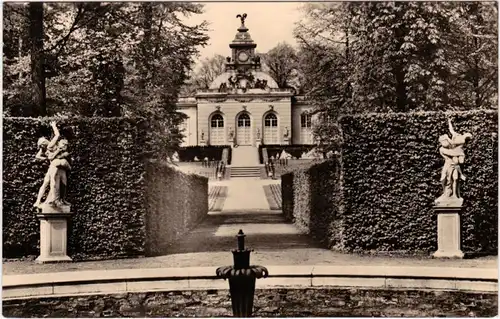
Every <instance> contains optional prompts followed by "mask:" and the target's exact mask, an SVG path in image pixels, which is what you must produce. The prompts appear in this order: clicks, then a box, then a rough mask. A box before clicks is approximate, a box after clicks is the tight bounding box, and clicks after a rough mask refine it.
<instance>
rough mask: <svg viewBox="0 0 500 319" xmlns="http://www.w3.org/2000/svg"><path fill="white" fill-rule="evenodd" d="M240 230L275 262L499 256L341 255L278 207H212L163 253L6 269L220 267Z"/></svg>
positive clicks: (493, 261)
mask: <svg viewBox="0 0 500 319" xmlns="http://www.w3.org/2000/svg"><path fill="white" fill-rule="evenodd" d="M239 229H243V231H244V232H245V234H246V235H247V237H246V246H247V247H249V248H253V249H255V251H254V252H253V253H252V255H251V262H252V263H253V264H260V265H264V266H271V265H345V266H349V265H357V266H364V265H366V266H370V265H373V266H384V265H385V266H426V267H460V268H498V260H497V256H489V257H481V258H475V259H462V260H448V259H432V258H430V257H428V256H421V257H401V256H397V257H389V256H371V255H357V254H342V253H337V252H333V251H330V250H327V249H324V248H321V247H320V246H318V245H317V244H316V243H315V242H314V241H313V240H312V239H311V238H309V236H307V235H305V234H301V233H300V232H299V230H298V229H297V228H296V227H295V226H294V225H293V224H290V223H287V222H285V220H284V219H283V216H282V214H281V212H280V211H269V210H268V211H251V212H250V211H232V212H212V213H210V214H209V215H208V217H207V218H206V219H205V220H204V221H203V222H202V223H201V224H200V225H199V226H198V227H196V228H195V229H194V230H193V231H191V232H190V233H189V234H187V235H186V236H184V237H183V238H182V239H180V240H179V241H177V242H176V243H175V244H174V245H172V247H170V248H169V251H167V252H166V254H165V256H159V257H148V258H134V259H118V260H116V259H115V260H104V261H86V262H74V263H60V264H44V265H39V264H35V263H34V262H33V261H32V260H25V261H10V262H9V261H7V262H4V263H3V274H4V275H11V274H29V273H47V272H61V271H75V270H105V269H106V270H109V269H128V268H162V267H165V268H167V267H205V266H206V267H212V266H213V267H214V271H215V268H216V267H219V266H223V265H230V264H232V262H233V260H232V254H231V252H230V250H231V249H233V248H236V238H235V235H236V234H237V232H238V230H239Z"/></svg>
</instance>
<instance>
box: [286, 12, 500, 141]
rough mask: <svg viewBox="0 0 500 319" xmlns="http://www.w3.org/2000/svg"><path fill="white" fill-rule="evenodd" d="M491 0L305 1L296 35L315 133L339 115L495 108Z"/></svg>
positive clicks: (328, 130) (326, 136)
mask: <svg viewBox="0 0 500 319" xmlns="http://www.w3.org/2000/svg"><path fill="white" fill-rule="evenodd" d="M496 16H497V8H496V4H494V3H491V2H473V3H472V2H471V3H468V2H342V3H320V4H318V3H315V4H313V3H311V4H307V5H305V6H304V18H303V19H302V21H300V23H298V25H297V28H296V29H295V35H296V37H297V39H298V41H299V43H300V53H299V54H298V55H299V68H300V70H301V73H303V76H304V83H305V85H306V92H307V97H308V100H309V101H310V103H311V104H313V105H314V107H315V112H317V113H319V118H320V124H321V125H317V128H316V134H317V136H318V137H319V138H320V140H322V141H323V143H324V144H325V145H324V146H325V147H327V148H328V147H331V146H332V144H331V142H332V140H336V139H335V136H336V135H337V133H338V128H337V125H336V118H337V117H338V116H339V115H340V114H352V113H361V112H409V111H421V110H448V109H453V110H468V109H476V108H482V109H488V108H496V91H497V88H496V83H497V80H498V75H497V31H496V20H497V18H496Z"/></svg>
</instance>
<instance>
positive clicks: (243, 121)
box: [236, 113, 252, 145]
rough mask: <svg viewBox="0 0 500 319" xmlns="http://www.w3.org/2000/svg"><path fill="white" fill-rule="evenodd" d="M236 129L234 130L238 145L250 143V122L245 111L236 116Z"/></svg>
mask: <svg viewBox="0 0 500 319" xmlns="http://www.w3.org/2000/svg"><path fill="white" fill-rule="evenodd" d="M237 122H238V126H237V127H238V129H237V131H236V141H237V143H238V145H251V144H252V138H251V137H252V135H251V131H252V127H251V124H250V116H249V115H248V114H247V113H242V114H241V115H240V116H238V120H237Z"/></svg>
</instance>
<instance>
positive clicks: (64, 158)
mask: <svg viewBox="0 0 500 319" xmlns="http://www.w3.org/2000/svg"><path fill="white" fill-rule="evenodd" d="M50 125H51V127H52V129H53V131H54V137H53V138H52V139H51V140H50V142H49V140H47V139H46V138H45V137H41V138H40V139H39V140H38V153H37V154H36V158H37V159H39V160H43V161H46V160H48V161H49V163H50V164H49V169H48V171H47V173H46V174H45V178H44V180H43V184H42V186H41V187H40V190H39V191H38V197H37V200H36V202H35V204H34V206H35V207H37V208H42V205H50V206H55V207H62V206H69V203H68V202H66V201H65V196H66V192H67V176H66V173H67V171H69V170H71V166H70V165H69V162H68V159H69V153H68V151H67V150H68V141H67V140H66V139H60V134H59V130H58V129H57V125H56V122H51V123H50ZM47 187H49V193H48V195H47V198H46V199H45V202H44V203H41V201H42V198H43V195H44V194H45V191H46V190H47Z"/></svg>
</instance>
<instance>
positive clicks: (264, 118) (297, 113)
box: [178, 14, 313, 147]
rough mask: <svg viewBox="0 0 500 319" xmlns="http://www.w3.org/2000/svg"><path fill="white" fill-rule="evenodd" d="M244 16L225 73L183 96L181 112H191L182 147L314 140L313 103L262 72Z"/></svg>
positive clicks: (180, 100) (227, 60) (273, 143)
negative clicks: (192, 95)
mask: <svg viewBox="0 0 500 319" xmlns="http://www.w3.org/2000/svg"><path fill="white" fill-rule="evenodd" d="M238 17H241V16H240V15H239V16H238ZM245 18H246V14H244V15H243V17H241V26H240V27H239V28H238V29H237V30H238V33H236V36H235V38H234V40H233V41H232V42H231V43H230V44H229V47H230V48H231V56H228V57H227V58H226V63H225V72H224V73H223V74H221V75H220V76H218V77H217V78H216V79H215V80H214V81H213V83H212V84H211V85H210V87H209V89H204V90H199V91H197V92H196V95H195V96H194V97H185V98H179V101H178V107H179V111H180V112H183V113H185V114H186V115H187V116H188V119H187V120H186V121H185V122H184V123H183V125H182V128H183V129H184V135H186V138H185V139H184V143H183V146H195V145H231V146H234V145H238V146H253V147H258V146H259V145H261V144H265V145H277V144H279V145H290V144H297V145H298V144H307V145H310V144H313V138H312V130H311V126H312V121H311V115H309V114H308V112H307V111H308V110H310V109H311V107H310V106H308V105H307V104H306V103H305V102H304V100H303V99H302V98H301V97H300V96H296V95H295V94H294V90H293V89H291V88H280V87H278V84H277V83H276V81H274V80H273V79H272V77H271V76H270V75H269V74H267V73H265V72H263V71H262V67H261V63H260V58H259V56H257V55H256V53H255V48H256V47H257V44H256V43H255V42H254V41H253V40H252V38H251V36H250V33H248V28H247V27H246V26H245Z"/></svg>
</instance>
